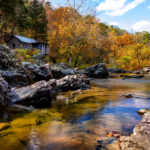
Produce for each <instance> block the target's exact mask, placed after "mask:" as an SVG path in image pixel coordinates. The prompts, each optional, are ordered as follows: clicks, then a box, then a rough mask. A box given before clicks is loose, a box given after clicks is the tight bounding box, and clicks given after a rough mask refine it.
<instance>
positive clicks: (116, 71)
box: [108, 68, 131, 73]
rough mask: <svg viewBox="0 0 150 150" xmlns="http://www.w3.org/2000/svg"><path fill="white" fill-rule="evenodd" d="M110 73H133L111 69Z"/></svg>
mask: <svg viewBox="0 0 150 150" xmlns="http://www.w3.org/2000/svg"><path fill="white" fill-rule="evenodd" d="M108 72H110V73H131V71H126V70H123V69H119V68H109V69H108Z"/></svg>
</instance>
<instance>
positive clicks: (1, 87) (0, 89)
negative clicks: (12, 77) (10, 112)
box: [0, 75, 10, 113]
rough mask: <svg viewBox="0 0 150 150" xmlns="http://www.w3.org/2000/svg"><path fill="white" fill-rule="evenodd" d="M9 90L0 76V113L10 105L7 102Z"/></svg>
mask: <svg viewBox="0 0 150 150" xmlns="http://www.w3.org/2000/svg"><path fill="white" fill-rule="evenodd" d="M8 93H9V89H8V83H7V82H6V81H5V80H4V78H2V76H1V75H0V112H1V113H2V112H4V111H5V109H6V108H7V106H8V105H9V104H10V101H9V96H8Z"/></svg>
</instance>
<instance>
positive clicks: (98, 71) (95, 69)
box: [85, 63, 109, 78]
mask: <svg viewBox="0 0 150 150" xmlns="http://www.w3.org/2000/svg"><path fill="white" fill-rule="evenodd" d="M85 74H86V75H87V76H88V77H92V78H93V77H97V78H98V77H106V76H108V75H109V74H108V70H107V68H106V66H105V64H104V63H99V64H97V65H95V66H92V67H87V68H85Z"/></svg>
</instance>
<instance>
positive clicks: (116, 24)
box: [110, 22, 121, 26]
mask: <svg viewBox="0 0 150 150" xmlns="http://www.w3.org/2000/svg"><path fill="white" fill-rule="evenodd" d="M110 25H114V26H119V25H121V23H119V22H111V23H110Z"/></svg>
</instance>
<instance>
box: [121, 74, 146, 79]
mask: <svg viewBox="0 0 150 150" xmlns="http://www.w3.org/2000/svg"><path fill="white" fill-rule="evenodd" d="M120 77H124V78H123V80H124V79H126V78H138V79H140V78H143V77H144V75H131V76H128V75H120Z"/></svg>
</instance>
